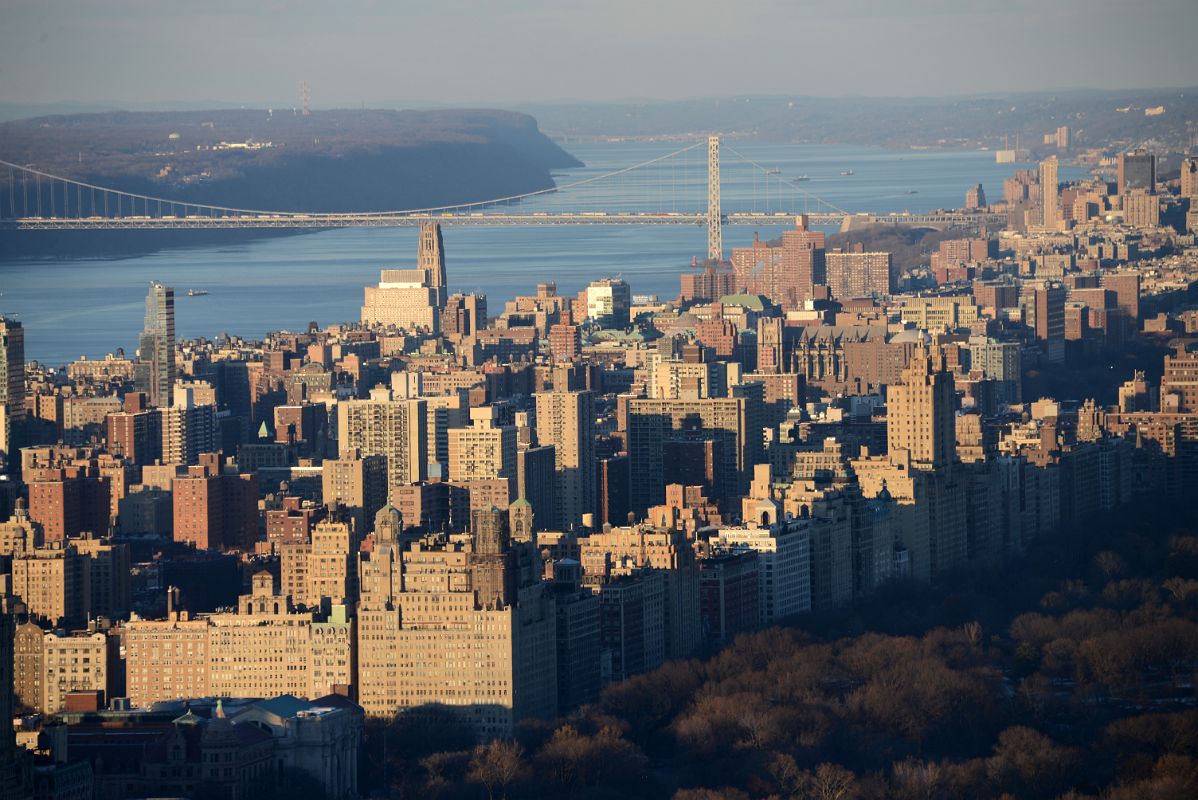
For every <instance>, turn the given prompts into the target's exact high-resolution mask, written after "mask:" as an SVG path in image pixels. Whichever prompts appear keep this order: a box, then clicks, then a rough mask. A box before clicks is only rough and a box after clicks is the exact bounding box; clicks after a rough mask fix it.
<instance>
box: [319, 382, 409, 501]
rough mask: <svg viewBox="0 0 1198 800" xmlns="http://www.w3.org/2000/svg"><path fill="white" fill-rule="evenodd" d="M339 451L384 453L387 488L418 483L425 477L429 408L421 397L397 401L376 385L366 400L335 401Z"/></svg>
mask: <svg viewBox="0 0 1198 800" xmlns="http://www.w3.org/2000/svg"><path fill="white" fill-rule="evenodd" d="M337 436H338V444H339V447H340V451H341V453H342V455H343V456H344V455H345V454H346V453H351V452H354V451H357V452H359V453H361V454H362V455H368V456H386V458H387V488H388V491H389V492H391V491H394V489H395V487H396V486H400V485H403V484H409V483H419V482H420V481H421V480H423V479H424V478H426V477H428V408H427V403H426V402H425V401H424V400H423V399H420V400H396V399H393V395H392V393H391V391H390V390H389V389H386V388H384V387H377V388H375V389H373V390H371V392H370V399H368V400H346V401H343V402H341V403H338V404H337Z"/></svg>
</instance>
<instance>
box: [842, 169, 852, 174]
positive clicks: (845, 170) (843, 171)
mask: <svg viewBox="0 0 1198 800" xmlns="http://www.w3.org/2000/svg"><path fill="white" fill-rule="evenodd" d="M840 174H841V175H852V174H853V171H852V170H851V169H842V170H841V171H840Z"/></svg>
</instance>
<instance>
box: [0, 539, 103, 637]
mask: <svg viewBox="0 0 1198 800" xmlns="http://www.w3.org/2000/svg"><path fill="white" fill-rule="evenodd" d="M90 578H91V573H90V571H89V569H88V563H87V558H86V557H85V556H82V555H80V554H79V553H78V552H76V550H75V548H74V547H72V546H71V545H70V544H69V543H67V542H51V543H50V544H47V545H46V546H45V547H39V548H36V549H34V550H32V551H29V552H28V553H26V554H25V555H23V556H18V557H15V558H13V560H12V593H13V595H15V596H17V597H19V598H21V600H23V601H24V602H25V607H26V608H27V609H28V611H29V615H30V616H31V617H37V618H40V619H42V620H45V621H46V622H48V623H50V624H51V625H58V624H60V623H76V624H83V622H84V621H85V620H86V619H87V618H88V615H89V612H90V607H91V585H90Z"/></svg>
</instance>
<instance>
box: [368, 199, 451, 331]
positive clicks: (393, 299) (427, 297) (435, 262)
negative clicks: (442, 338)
mask: <svg viewBox="0 0 1198 800" xmlns="http://www.w3.org/2000/svg"><path fill="white" fill-rule="evenodd" d="M446 291H447V290H446V279H445V248H444V245H443V243H442V240H441V226H440V225H438V224H437V223H435V222H425V223H421V225H420V248H419V252H418V254H417V259H416V269H385V270H383V271H382V274H381V276H380V280H379V284H378V286H367V287H366V293H365V302H364V304H363V305H362V324H363V325H382V326H394V327H397V328H405V329H410V328H418V329H423V330H428V331H432V332H434V333H436V332H438V331H440V329H441V312H442V310H443V309H444V308H445V304H446V301H447V299H448V298H447V296H446Z"/></svg>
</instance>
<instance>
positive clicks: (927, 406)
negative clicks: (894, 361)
mask: <svg viewBox="0 0 1198 800" xmlns="http://www.w3.org/2000/svg"><path fill="white" fill-rule="evenodd" d="M956 400H957V396H956V392H955V391H954V389H953V378H952V375H950V374H949V373H948V372H946V371H944V370H942V369H936V368H934V367H933V365H932V356H931V354H930V353H929V352H928V351H927V350H926V349H924V348H920V349H918V350H916V351H915V353H914V354H913V355H912V356H911V360H910V362H909V363H908V364H907V368H906V369H904V370H903V380H902V383H900V384H896V385H894V386H891V387H890V389H889V391H888V392H887V395H886V441H887V447H888V450H889V452H890V456H891V458H892V459H895V458H898V457H899V454H900V452H902V451H906V452H908V453H910V458H911V465H912V466H913V467H916V468H919V469H926V470H936V469H944V468H947V467H948V466H949V465H950V464H951V463H952V461H953V455H954V452H955V450H956V441H957V439H956V437H957V426H956V421H955V414H956Z"/></svg>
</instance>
